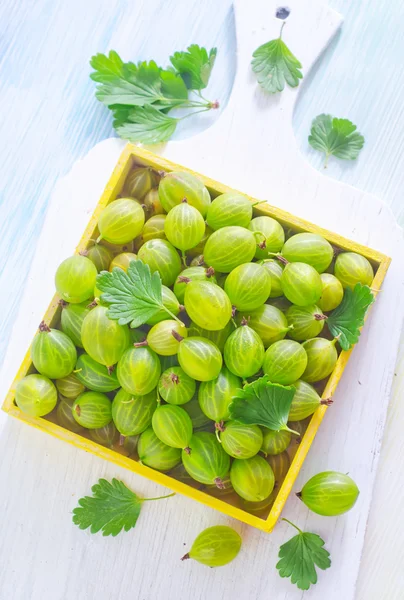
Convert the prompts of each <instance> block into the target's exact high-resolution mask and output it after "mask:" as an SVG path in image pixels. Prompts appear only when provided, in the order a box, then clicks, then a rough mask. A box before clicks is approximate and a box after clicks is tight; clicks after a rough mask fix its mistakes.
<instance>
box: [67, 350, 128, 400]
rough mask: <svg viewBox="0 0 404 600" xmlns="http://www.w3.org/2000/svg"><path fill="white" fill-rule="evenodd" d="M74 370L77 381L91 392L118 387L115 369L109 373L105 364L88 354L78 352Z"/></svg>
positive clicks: (109, 390)
mask: <svg viewBox="0 0 404 600" xmlns="http://www.w3.org/2000/svg"><path fill="white" fill-rule="evenodd" d="M75 371H76V373H75V375H76V377H77V379H78V380H79V382H80V383H81V384H82V385H83V386H85V387H86V388H88V389H89V390H91V391H92V392H104V393H105V392H112V391H113V390H116V389H118V388H119V381H118V378H117V376H116V372H115V370H114V371H112V372H111V373H110V372H109V371H108V368H107V367H106V366H105V365H102V364H100V363H99V362H97V361H96V360H94V359H93V358H91V356H89V355H88V354H85V353H84V354H80V356H79V357H78V359H77V363H76V368H75Z"/></svg>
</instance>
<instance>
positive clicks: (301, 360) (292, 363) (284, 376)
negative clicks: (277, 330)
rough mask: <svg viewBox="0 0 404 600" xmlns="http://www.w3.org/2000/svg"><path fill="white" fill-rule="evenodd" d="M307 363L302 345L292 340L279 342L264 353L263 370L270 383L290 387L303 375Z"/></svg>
mask: <svg viewBox="0 0 404 600" xmlns="http://www.w3.org/2000/svg"><path fill="white" fill-rule="evenodd" d="M307 362H308V361H307V353H306V350H305V348H304V347H303V345H301V344H299V343H298V342H295V341H293V340H280V341H279V342H275V343H274V344H272V346H270V347H269V348H268V350H267V351H266V353H265V358H264V364H263V369H264V373H265V374H266V375H268V377H269V380H270V381H271V382H272V383H280V384H281V385H291V384H292V383H293V382H294V381H297V380H298V379H300V377H301V376H302V375H303V373H304V371H305V369H306V367H307Z"/></svg>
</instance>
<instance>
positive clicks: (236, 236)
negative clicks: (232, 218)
mask: <svg viewBox="0 0 404 600" xmlns="http://www.w3.org/2000/svg"><path fill="white" fill-rule="evenodd" d="M256 247H257V244H256V239H255V236H254V234H253V233H252V231H249V230H248V229H245V228H244V227H238V226H231V227H223V228H222V229H218V230H217V231H215V232H213V233H212V235H211V236H210V238H209V239H208V241H207V242H206V244H205V249H204V253H203V256H204V259H205V262H206V264H207V265H209V267H213V268H214V269H215V271H218V272H219V273H230V271H232V270H233V269H235V268H236V267H238V266H239V265H242V264H243V263H248V262H251V261H252V259H253V258H254V254H255V249H256Z"/></svg>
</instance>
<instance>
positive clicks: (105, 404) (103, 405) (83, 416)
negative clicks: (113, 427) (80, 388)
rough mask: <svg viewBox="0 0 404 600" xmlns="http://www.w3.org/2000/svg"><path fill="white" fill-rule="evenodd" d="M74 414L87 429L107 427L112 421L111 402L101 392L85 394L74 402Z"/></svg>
mask: <svg viewBox="0 0 404 600" xmlns="http://www.w3.org/2000/svg"><path fill="white" fill-rule="evenodd" d="M72 414H73V417H74V418H75V419H76V421H77V423H78V424H79V425H81V426H82V427H85V428H86V429H98V428H100V427H105V425H108V423H110V422H111V421H112V412H111V400H110V399H109V398H108V396H106V395H105V394H101V393H100V392H84V393H83V394H80V396H78V397H77V398H76V400H75V401H74V403H73V406H72Z"/></svg>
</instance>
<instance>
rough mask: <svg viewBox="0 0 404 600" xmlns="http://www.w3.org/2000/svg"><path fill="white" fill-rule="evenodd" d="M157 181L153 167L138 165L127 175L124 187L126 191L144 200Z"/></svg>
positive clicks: (129, 194)
mask: <svg viewBox="0 0 404 600" xmlns="http://www.w3.org/2000/svg"><path fill="white" fill-rule="evenodd" d="M157 182H158V177H157V174H156V173H155V172H154V171H153V169H152V168H151V167H137V168H135V169H133V170H132V171H131V172H130V173H129V175H128V176H127V178H126V180H125V185H124V188H123V189H124V193H125V194H127V195H128V196H131V197H132V198H136V199H137V200H143V198H144V197H145V196H146V194H147V193H148V192H150V190H151V189H152V187H154V186H155V185H156V184H157Z"/></svg>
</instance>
